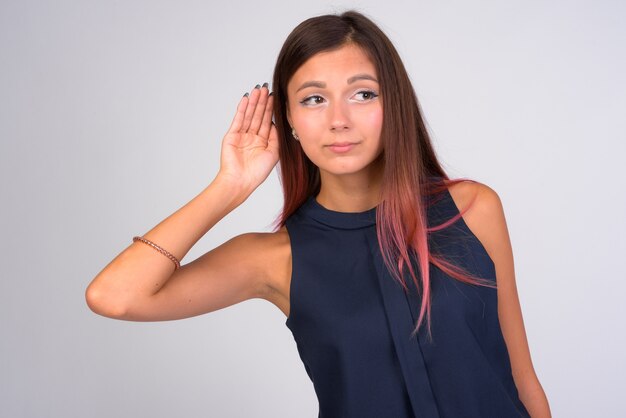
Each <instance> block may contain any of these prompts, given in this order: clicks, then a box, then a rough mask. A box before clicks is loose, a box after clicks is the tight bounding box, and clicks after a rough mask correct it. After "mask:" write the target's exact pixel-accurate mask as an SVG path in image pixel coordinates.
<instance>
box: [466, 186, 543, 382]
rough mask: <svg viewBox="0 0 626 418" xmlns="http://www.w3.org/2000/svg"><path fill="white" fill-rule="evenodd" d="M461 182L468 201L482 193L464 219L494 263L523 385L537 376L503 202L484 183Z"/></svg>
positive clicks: (504, 323) (503, 321) (507, 335)
mask: <svg viewBox="0 0 626 418" xmlns="http://www.w3.org/2000/svg"><path fill="white" fill-rule="evenodd" d="M461 184H462V185H463V186H462V187H463V188H464V190H463V191H461V193H460V195H463V196H464V198H463V200H465V201H466V202H469V201H470V200H471V197H472V196H473V195H474V194H475V193H478V194H477V196H476V200H475V201H474V203H473V204H472V206H471V207H470V209H469V210H468V211H467V212H466V213H465V214H464V215H463V220H464V221H465V223H466V224H467V226H468V227H469V228H470V230H471V231H472V232H473V233H474V235H476V237H477V238H478V239H479V241H480V242H481V243H482V245H483V247H485V250H486V251H487V253H488V254H489V256H490V258H491V259H492V261H493V262H494V265H495V269H496V281H497V285H498V290H497V292H498V319H499V321H500V326H501V328H502V334H503V336H504V339H505V341H506V345H507V350H508V352H509V356H510V359H511V368H512V372H513V377H514V379H515V381H516V384H517V385H518V386H519V385H520V384H523V382H524V381H525V380H526V379H527V378H531V379H536V376H535V371H534V369H533V365H532V361H531V357H530V349H529V347H528V341H527V338H526V331H525V329H524V321H523V319H522V310H521V307H520V302H519V297H518V294H517V286H516V284H515V270H514V263H513V250H512V248H511V241H510V238H509V233H508V229H507V225H506V220H505V217H504V209H503V207H502V202H501V201H500V198H499V196H498V195H497V193H496V192H495V191H494V190H493V189H491V188H490V187H488V186H486V185H484V184H481V183H460V185H461Z"/></svg>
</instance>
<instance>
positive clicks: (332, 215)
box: [301, 196, 378, 229]
mask: <svg viewBox="0 0 626 418" xmlns="http://www.w3.org/2000/svg"><path fill="white" fill-rule="evenodd" d="M377 208H378V206H375V207H373V208H371V209H368V210H365V211H363V212H338V211H335V210H331V209H328V208H325V207H324V206H322V205H321V204H320V203H319V202H318V201H317V199H316V198H315V196H310V197H309V198H308V199H307V200H306V202H305V203H304V204H303V205H302V207H301V210H302V211H303V213H304V214H306V215H308V216H310V217H311V218H313V219H315V220H316V221H318V222H320V223H322V224H324V225H327V226H331V227H335V228H340V229H359V228H367V227H370V226H372V225H376V210H377Z"/></svg>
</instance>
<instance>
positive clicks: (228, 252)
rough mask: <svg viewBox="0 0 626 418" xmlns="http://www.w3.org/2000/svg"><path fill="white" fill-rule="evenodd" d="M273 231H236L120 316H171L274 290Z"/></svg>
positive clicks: (179, 316)
mask: <svg viewBox="0 0 626 418" xmlns="http://www.w3.org/2000/svg"><path fill="white" fill-rule="evenodd" d="M272 235H274V234H272V233H248V234H242V235H239V236H236V237H234V238H232V239H230V240H229V241H227V242H225V243H224V244H222V245H220V246H218V247H216V248H214V249H213V250H211V251H209V252H207V253H205V254H204V255H202V256H201V257H198V258H197V259H195V260H194V261H192V262H190V263H187V264H185V265H183V266H181V268H179V269H178V270H176V271H175V272H174V273H173V274H172V276H171V277H170V278H169V280H168V281H167V282H166V283H165V284H164V285H163V287H162V288H161V289H160V290H159V291H158V292H156V293H155V294H153V295H152V296H149V297H145V298H143V299H141V300H136V301H134V303H133V304H132V305H130V306H128V307H127V309H126V310H125V312H124V315H123V317H120V318H119V319H125V320H131V321H166V320H173V319H182V318H188V317H192V316H197V315H201V314H204V313H209V312H213V311H216V310H219V309H222V308H225V307H228V306H231V305H234V304H237V303H239V302H243V301H245V300H248V299H253V298H261V297H263V296H264V295H265V292H267V291H268V286H267V283H268V278H267V277H266V274H267V273H266V272H268V271H270V270H269V269H268V268H266V267H267V265H268V263H269V262H270V261H271V258H272V238H273V237H272Z"/></svg>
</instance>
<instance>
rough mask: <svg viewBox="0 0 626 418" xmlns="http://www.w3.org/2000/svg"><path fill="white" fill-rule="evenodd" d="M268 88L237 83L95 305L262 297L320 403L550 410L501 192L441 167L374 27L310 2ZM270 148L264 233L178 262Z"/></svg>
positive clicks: (198, 310)
mask: <svg viewBox="0 0 626 418" xmlns="http://www.w3.org/2000/svg"><path fill="white" fill-rule="evenodd" d="M272 87H273V89H274V93H273V94H271V93H270V91H269V88H268V84H267V83H266V84H264V85H263V86H259V85H257V86H256V87H255V88H254V89H253V90H252V92H251V93H250V94H248V93H246V95H244V97H243V98H242V99H241V102H240V104H239V106H238V108H237V112H236V114H235V117H234V119H233V122H232V124H231V126H230V129H229V130H228V133H227V134H226V136H225V137H224V139H223V143H222V153H221V162H220V170H219V173H218V174H217V176H216V177H215V179H214V180H213V181H212V182H211V184H209V185H208V187H206V189H204V190H203V191H202V192H201V193H200V194H199V195H198V196H196V197H195V198H194V199H193V200H191V201H190V202H189V203H188V204H186V205H185V206H184V207H182V208H181V209H179V210H178V211H177V212H175V213H174V214H172V215H171V216H169V217H168V218H166V219H165V220H164V221H162V222H161V223H160V224H158V225H157V226H156V227H154V228H153V229H152V230H150V231H149V232H148V233H146V234H145V235H144V236H143V237H136V238H134V239H133V241H134V242H133V244H131V245H130V246H129V247H128V248H126V249H125V250H124V251H123V252H122V253H121V254H119V255H118V256H117V257H116V258H115V259H114V260H113V261H112V262H111V263H109V264H108V265H107V266H106V267H105V268H104V269H103V270H102V272H100V273H99V274H98V276H97V277H96V278H95V279H94V280H93V282H92V283H91V284H90V285H89V287H88V289H87V292H86V297H87V302H88V304H89V306H90V308H91V309H92V310H93V311H94V312H96V313H98V314H101V315H104V316H108V317H111V318H118V319H125V320H133V321H163V320H172V319H180V318H186V317H191V316H195V315H200V314H204V313H208V312H212V311H215V310H218V309H222V308H224V307H227V306H230V305H233V304H236V303H239V302H241V301H244V300H247V299H251V298H264V299H266V300H268V301H270V302H272V303H273V304H275V305H276V306H277V307H278V308H279V309H280V310H281V311H283V312H284V313H285V315H286V317H287V320H286V325H287V326H288V327H289V328H290V330H291V331H292V333H293V335H294V338H295V340H296V342H297V347H298V351H299V354H300V357H301V358H302V361H303V363H304V366H305V370H306V372H307V373H308V375H309V376H310V378H311V380H312V381H313V384H314V387H315V391H316V393H317V396H318V399H319V404H320V411H319V416H320V417H344V418H345V417H359V418H363V417H417V416H419V417H499V418H501V417H519V416H533V417H549V416H550V410H549V407H548V402H547V399H546V396H545V394H544V392H543V389H542V387H541V385H540V383H539V381H538V379H537V376H536V374H535V372H534V369H533V366H532V362H531V358H530V353H529V348H528V343H527V340H526V335H525V331H524V325H523V320H522V314H521V309H520V305H519V301H518V296H517V292H516V286H515V278H514V268H513V255H512V250H511V245H510V241H509V237H508V232H507V227H506V222H505V218H504V213H503V209H502V205H501V202H500V200H499V198H498V195H497V194H496V193H495V192H494V191H493V190H492V189H491V188H489V187H488V186H486V185H483V184H480V183H478V182H474V181H466V180H450V179H449V178H448V176H447V175H446V174H445V172H444V170H443V169H442V168H441V166H440V164H439V162H438V161H437V158H436V156H435V153H434V151H433V148H432V145H431V143H430V139H429V136H428V133H427V131H426V129H425V126H424V122H423V118H422V116H421V113H420V110H419V106H418V102H417V99H416V97H415V93H414V90H413V88H412V86H411V83H410V81H409V77H408V75H407V73H406V70H405V69H404V66H403V64H402V62H401V60H400V58H399V56H398V54H397V52H396V50H395V48H394V47H393V45H392V44H391V42H390V41H389V40H388V38H387V37H386V36H385V35H384V34H383V32H382V31H381V30H380V29H379V28H378V27H377V26H376V25H375V24H374V23H373V22H372V21H370V20H369V19H367V18H366V17H364V16H363V15H361V14H359V13H356V12H346V13H343V14H341V15H326V16H319V17H315V18H311V19H308V20H306V21H304V22H303V23H301V24H300V25H299V26H298V27H296V28H295V29H294V31H293V32H292V33H291V34H290V35H289V37H288V38H287V40H286V41H285V44H284V45H283V48H282V50H281V52H280V54H279V57H278V60H277V63H276V68H275V72H274V80H273V86H272ZM278 161H280V175H281V180H282V186H283V191H284V208H283V212H282V214H281V216H280V218H279V219H278V220H277V228H276V230H275V232H272V233H250V234H243V235H240V236H237V237H234V238H233V239H231V240H230V241H228V242H226V243H224V244H222V245H221V246H219V247H217V248H215V249H213V250H211V251H209V252H208V253H206V254H204V255H203V256H201V257H200V258H198V259H196V260H194V261H192V262H190V263H187V264H185V265H184V266H182V267H180V268H178V267H179V266H180V265H179V261H178V260H179V259H181V258H182V257H184V256H185V254H186V253H187V252H188V251H189V249H190V248H191V247H192V246H193V245H194V244H195V243H196V242H197V241H198V240H199V239H200V238H201V237H202V236H203V235H204V234H205V233H207V232H208V231H209V230H210V229H211V228H212V227H213V226H214V225H215V224H216V223H217V222H219V221H220V220H221V219H222V218H223V217H224V216H225V215H226V214H228V213H229V212H230V211H232V210H233V209H234V208H236V207H237V206H238V205H240V204H242V203H243V202H244V201H245V200H246V199H247V198H248V196H249V195H250V194H251V193H252V192H253V191H254V190H255V189H256V188H257V187H258V186H259V184H261V183H262V182H263V181H264V180H265V179H266V178H267V176H268V175H269V173H270V172H271V170H272V169H273V167H274V166H275V165H276V163H277V162H278ZM459 208H462V210H461V211H459ZM155 250H156V251H155Z"/></svg>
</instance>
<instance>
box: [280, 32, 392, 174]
mask: <svg viewBox="0 0 626 418" xmlns="http://www.w3.org/2000/svg"><path fill="white" fill-rule="evenodd" d="M379 94H380V86H379V84H378V75H377V74H376V69H375V68H374V64H372V62H371V61H370V60H369V58H368V57H367V55H366V54H365V53H364V52H363V50H361V48H359V47H358V46H355V45H352V44H348V45H345V46H343V47H341V48H340V49H337V50H334V51H329V52H321V53H318V54H316V55H314V56H312V57H311V58H310V59H309V60H307V61H306V62H305V63H304V64H303V65H302V66H301V67H300V68H298V70H297V71H296V72H295V73H294V75H293V77H292V78H291V80H290V81H289V84H288V85H287V97H288V103H287V117H288V120H289V123H290V124H291V126H292V127H293V128H294V129H295V131H296V134H297V135H298V137H299V138H300V144H301V145H302V149H303V150H304V152H305V154H306V155H307V156H308V157H309V159H310V160H311V161H312V162H313V163H314V164H315V165H316V166H317V167H319V169H320V170H321V171H322V172H324V171H325V172H328V173H331V174H335V175H340V174H350V173H357V172H359V171H361V170H363V169H364V168H366V167H368V166H369V165H370V164H371V163H372V161H374V160H375V159H376V157H378V156H379V155H380V154H381V152H382V149H383V147H382V143H381V142H382V141H381V140H380V132H381V128H382V122H383V107H382V98H381V97H379Z"/></svg>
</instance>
